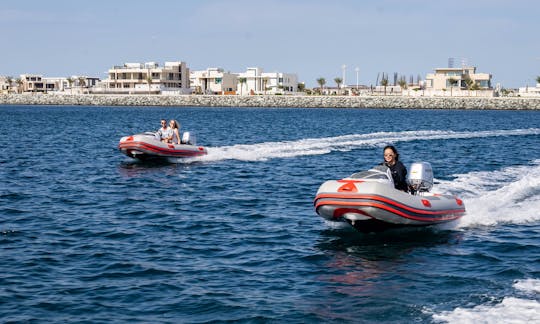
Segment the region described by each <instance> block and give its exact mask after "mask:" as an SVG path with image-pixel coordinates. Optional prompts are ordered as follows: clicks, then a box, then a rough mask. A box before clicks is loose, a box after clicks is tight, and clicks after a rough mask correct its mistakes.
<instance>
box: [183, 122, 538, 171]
mask: <svg viewBox="0 0 540 324" xmlns="http://www.w3.org/2000/svg"><path fill="white" fill-rule="evenodd" d="M526 135H540V129H539V128H529V129H513V130H492V131H478V132H453V131H439V130H426V131H403V132H377V133H370V134H352V135H343V136H336V137H325V138H308V139H301V140H297V141H284V142H265V143H257V144H237V145H232V146H221V147H208V148H207V149H208V155H206V156H204V157H201V158H198V159H197V161H207V162H214V161H221V160H240V161H266V160H269V159H274V158H293V157H298V156H306V155H321V154H328V153H331V152H336V151H351V150H354V149H359V148H373V147H382V146H384V145H386V144H389V143H397V142H408V141H418V140H422V141H429V140H441V139H443V140H444V139H469V138H483V137H496V136H526ZM193 161H195V159H190V160H187V161H186V162H188V163H190V162H193Z"/></svg>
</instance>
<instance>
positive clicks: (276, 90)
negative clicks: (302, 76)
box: [238, 67, 298, 95]
mask: <svg viewBox="0 0 540 324" xmlns="http://www.w3.org/2000/svg"><path fill="white" fill-rule="evenodd" d="M242 80H245V83H244V82H240V81H242ZM238 91H239V94H240V95H254V94H293V93H296V92H297V91H298V77H297V76H296V74H293V73H281V72H271V73H265V72H263V70H262V69H261V68H258V67H252V68H247V70H246V72H243V73H239V74H238Z"/></svg>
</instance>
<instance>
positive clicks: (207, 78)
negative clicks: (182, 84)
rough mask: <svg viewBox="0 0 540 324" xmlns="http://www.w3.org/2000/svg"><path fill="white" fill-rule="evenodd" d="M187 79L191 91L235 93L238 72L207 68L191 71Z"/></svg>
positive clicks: (200, 92) (221, 93) (198, 92)
mask: <svg viewBox="0 0 540 324" xmlns="http://www.w3.org/2000/svg"><path fill="white" fill-rule="evenodd" d="M189 81H190V84H191V89H192V90H193V93H197V94H220V95H225V94H236V90H237V86H238V74H235V73H230V72H225V71H224V70H223V69H221V68H208V69H206V70H203V71H191V72H190V74H189Z"/></svg>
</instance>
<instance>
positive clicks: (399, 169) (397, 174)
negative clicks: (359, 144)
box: [383, 161, 409, 191]
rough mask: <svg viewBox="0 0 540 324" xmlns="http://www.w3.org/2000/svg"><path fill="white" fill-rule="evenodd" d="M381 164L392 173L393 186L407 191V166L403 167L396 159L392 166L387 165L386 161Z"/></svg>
mask: <svg viewBox="0 0 540 324" xmlns="http://www.w3.org/2000/svg"><path fill="white" fill-rule="evenodd" d="M383 164H384V165H386V166H387V167H388V168H389V169H390V172H391V173H392V179H393V180H394V187H395V188H396V189H397V190H403V191H408V189H409V185H408V184H407V168H405V166H404V165H403V163H401V162H400V161H396V163H395V164H394V165H392V166H389V165H387V164H386V163H383Z"/></svg>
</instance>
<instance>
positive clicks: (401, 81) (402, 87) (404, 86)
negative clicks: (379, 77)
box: [398, 77, 407, 90]
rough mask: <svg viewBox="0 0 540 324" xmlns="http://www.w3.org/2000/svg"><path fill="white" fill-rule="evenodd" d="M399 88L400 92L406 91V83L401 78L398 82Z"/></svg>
mask: <svg viewBox="0 0 540 324" xmlns="http://www.w3.org/2000/svg"><path fill="white" fill-rule="evenodd" d="M398 84H399V86H400V87H401V89H402V90H404V89H407V81H406V80H405V77H401V79H399V81H398Z"/></svg>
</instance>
